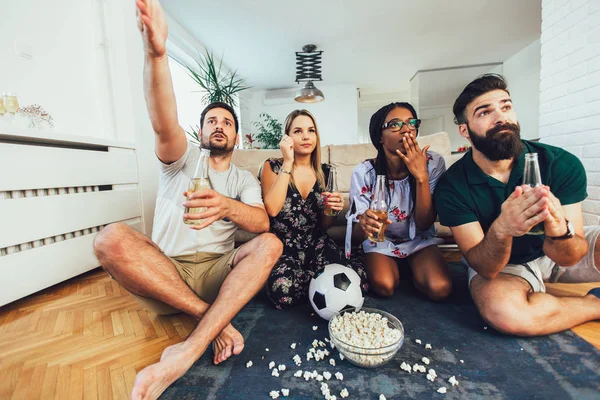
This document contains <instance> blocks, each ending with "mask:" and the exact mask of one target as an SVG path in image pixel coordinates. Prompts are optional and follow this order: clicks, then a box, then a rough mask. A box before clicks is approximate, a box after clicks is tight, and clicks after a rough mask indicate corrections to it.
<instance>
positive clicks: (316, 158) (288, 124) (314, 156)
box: [283, 109, 326, 190]
mask: <svg viewBox="0 0 600 400" xmlns="http://www.w3.org/2000/svg"><path fill="white" fill-rule="evenodd" d="M302 115H304V116H306V117H309V118H310V119H311V120H312V122H313V125H314V126H315V134H316V136H317V145H316V146H315V149H314V150H313V152H312V153H311V155H310V164H311V166H312V169H313V171H315V175H316V176H317V182H319V186H320V187H321V190H325V189H326V186H325V174H324V173H323V168H322V167H321V137H320V135H319V128H318V127H317V121H315V117H314V116H313V115H312V114H311V113H310V111H308V110H304V109H302V110H294V111H292V112H291V113H290V114H289V115H288V116H287V118H286V119H285V123H284V128H283V134H284V135H288V136H289V135H290V130H291V129H292V123H293V122H294V120H295V119H296V118H297V117H299V116H302ZM293 170H294V167H293V166H292V171H293ZM290 178H291V179H290V185H292V186H294V187H295V186H296V184H295V182H294V176H293V175H292V176H291V177H290Z"/></svg>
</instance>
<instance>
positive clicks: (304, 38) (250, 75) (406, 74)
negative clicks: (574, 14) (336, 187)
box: [162, 0, 541, 94]
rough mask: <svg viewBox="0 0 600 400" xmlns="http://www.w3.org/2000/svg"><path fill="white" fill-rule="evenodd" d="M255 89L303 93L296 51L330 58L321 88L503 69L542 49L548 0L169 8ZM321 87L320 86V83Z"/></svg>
mask: <svg viewBox="0 0 600 400" xmlns="http://www.w3.org/2000/svg"><path fill="white" fill-rule="evenodd" d="M162 4H163V7H164V8H165V10H166V11H167V12H168V13H169V15H171V16H172V17H173V18H175V19H176V20H177V21H178V22H179V23H180V24H181V25H182V26H183V27H184V28H185V29H187V30H188V31H189V32H190V33H191V34H192V35H194V36H195V37H196V38H197V39H198V40H199V41H200V42H202V43H203V44H204V45H205V46H206V47H208V48H209V49H211V50H213V51H214V52H215V54H219V55H220V54H223V55H224V62H225V63H226V65H228V66H229V67H231V68H232V69H237V70H238V72H239V74H240V75H241V76H242V77H244V78H246V80H247V82H248V83H249V84H250V85H252V86H254V87H255V88H256V89H280V88H289V87H296V83H295V82H294V79H295V54H294V52H295V51H300V50H301V49H302V46H303V45H305V44H307V43H313V44H315V45H317V47H318V49H319V50H323V51H324V54H323V83H322V84H323V85H335V84H341V83H351V84H356V85H357V87H359V88H360V89H361V93H367V94H368V93H389V92H396V91H406V90H408V87H409V80H410V78H411V77H412V76H413V75H414V74H415V73H416V72H417V71H418V70H424V69H434V68H443V67H452V66H463V65H472V64H483V63H493V62H502V61H504V60H506V59H507V58H509V57H510V56H512V55H513V54H515V53H517V52H518V51H519V50H521V49H522V48H524V47H525V46H527V45H529V44H530V43H532V42H533V41H535V40H536V39H537V38H539V36H540V31H541V0H451V1H448V0H371V1H367V0H327V1H324V0H321V1H317V0H304V1H296V2H292V1H289V0H253V1H249V0H245V1H235V0H223V1H214V0H213V1H207V0H205V1H198V0H162ZM317 86H318V84H317Z"/></svg>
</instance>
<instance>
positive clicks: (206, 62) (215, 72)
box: [184, 51, 250, 142]
mask: <svg viewBox="0 0 600 400" xmlns="http://www.w3.org/2000/svg"><path fill="white" fill-rule="evenodd" d="M195 61H196V64H197V65H196V67H195V68H192V67H190V66H189V65H184V67H185V68H186V69H187V71H188V73H189V75H190V77H191V78H192V79H193V80H194V81H195V82H196V83H197V84H198V85H199V86H200V87H201V88H202V89H204V90H205V91H206V94H205V95H204V96H203V97H202V102H203V103H205V104H208V103H213V102H215V101H220V102H223V103H226V104H229V105H230V106H231V107H235V106H236V101H235V97H234V96H235V95H236V94H237V93H239V92H241V91H243V90H246V89H249V88H250V87H249V86H245V85H244V79H243V78H240V77H239V75H238V74H237V71H229V72H224V71H222V67H223V57H221V59H220V60H219V61H218V62H216V61H215V58H214V56H213V54H212V53H209V52H208V51H206V55H205V56H201V55H200V54H198V58H197V59H196V60H195ZM190 129H191V131H186V133H187V134H188V135H189V136H190V137H191V138H192V139H193V140H195V141H197V142H199V140H198V132H199V131H200V128H199V127H198V126H197V127H196V129H194V128H193V127H190Z"/></svg>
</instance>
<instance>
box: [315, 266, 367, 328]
mask: <svg viewBox="0 0 600 400" xmlns="http://www.w3.org/2000/svg"><path fill="white" fill-rule="evenodd" d="M308 299H309V300H310V304H311V305H312V306H313V308H314V309H315V311H316V313H317V314H319V316H320V317H321V318H323V319H325V320H327V321H329V320H330V319H331V317H333V316H334V315H335V314H337V313H338V312H340V311H342V310H343V309H345V308H346V307H362V305H363V301H364V300H365V299H364V298H363V295H362V292H361V290H360V277H359V276H358V274H357V273H356V272H354V270H353V269H352V268H349V267H345V266H343V265H340V264H329V265H327V266H326V267H325V269H324V270H323V272H322V273H321V274H320V275H319V276H317V277H316V278H313V279H312V280H311V281H310V286H309V287H308Z"/></svg>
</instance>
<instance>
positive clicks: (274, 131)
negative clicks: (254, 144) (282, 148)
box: [252, 113, 283, 149]
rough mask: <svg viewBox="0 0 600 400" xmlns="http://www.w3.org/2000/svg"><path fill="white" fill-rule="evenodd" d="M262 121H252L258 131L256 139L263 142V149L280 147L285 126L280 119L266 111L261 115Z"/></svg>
mask: <svg viewBox="0 0 600 400" xmlns="http://www.w3.org/2000/svg"><path fill="white" fill-rule="evenodd" d="M259 117H260V118H261V120H260V121H254V122H252V125H254V126H255V127H256V128H257V130H258V133H257V134H256V139H257V140H258V141H259V142H260V143H261V144H262V146H261V148H263V149H278V148H279V142H280V141H281V137H282V136H283V126H282V125H281V123H280V122H279V121H277V120H276V119H275V118H273V117H272V116H270V115H269V114H266V113H261V114H260V115H259Z"/></svg>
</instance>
